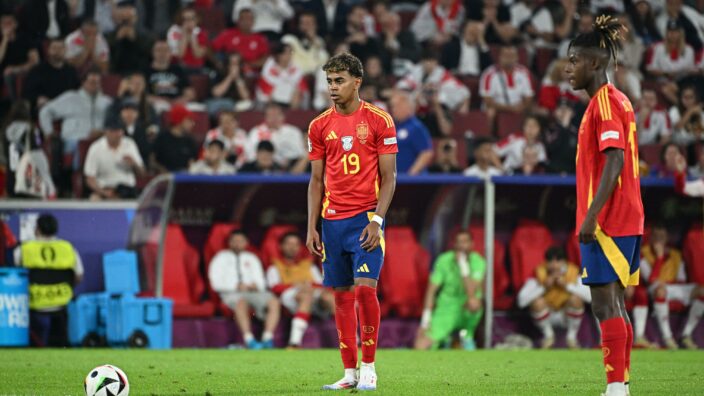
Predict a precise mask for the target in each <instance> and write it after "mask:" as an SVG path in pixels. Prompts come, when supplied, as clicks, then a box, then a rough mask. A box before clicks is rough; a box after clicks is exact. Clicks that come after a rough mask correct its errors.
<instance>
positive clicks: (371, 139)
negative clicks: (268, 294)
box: [306, 53, 398, 390]
mask: <svg viewBox="0 0 704 396" xmlns="http://www.w3.org/2000/svg"><path fill="white" fill-rule="evenodd" d="M323 70H324V71H325V72H326V73H327V82H328V90H329V91H330V98H331V99H332V102H333V106H332V107H330V108H329V109H328V110H326V111H324V112H323V113H321V114H320V115H319V116H318V117H316V118H315V119H313V121H311V123H310V127H309V128H308V152H309V157H310V160H311V166H312V171H311V178H310V185H309V186H308V237H307V240H306V246H307V247H308V249H309V250H310V251H311V253H313V254H316V255H318V256H319V257H321V258H322V260H323V284H324V285H325V286H328V287H332V288H333V289H334V291H335V323H336V325H337V332H338V336H339V339H340V354H341V355H342V363H343V365H344V368H345V374H344V376H343V377H342V379H340V380H339V381H337V382H335V383H334V384H330V385H325V386H324V387H323V389H330V390H337V389H349V388H354V387H356V388H357V389H360V390H374V389H376V386H377V376H376V370H375V367H374V356H375V354H376V346H377V340H378V336H379V321H380V317H379V300H378V299H377V294H376V285H377V280H378V279H379V272H380V271H381V266H382V264H383V262H384V250H385V245H384V231H383V230H384V216H386V211H387V210H388V208H389V204H390V203H391V198H392V197H393V195H394V190H395V188H396V153H397V152H398V148H397V145H396V128H395V126H394V122H393V120H392V119H391V116H389V114H387V113H386V112H385V111H383V110H381V109H380V108H378V107H376V106H374V105H372V104H370V103H367V102H364V101H362V100H360V99H359V86H360V84H361V83H362V77H363V76H364V71H363V69H362V63H361V62H360V60H359V59H357V58H356V57H354V56H353V55H350V54H348V53H342V54H339V55H335V56H333V57H332V58H330V60H328V62H327V63H326V64H325V65H324V66H323ZM321 216H322V218H323V220H322V234H323V235H322V244H321V238H320V235H319V234H318V231H317V230H316V228H317V225H318V220H319V219H320V217H321ZM355 302H356V303H357V305H358V306H359V326H360V329H361V331H360V337H361V342H362V364H361V366H360V369H359V376H358V375H357V371H356V367H357V313H356V311H355Z"/></svg>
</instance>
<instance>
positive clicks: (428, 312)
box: [420, 308, 433, 329]
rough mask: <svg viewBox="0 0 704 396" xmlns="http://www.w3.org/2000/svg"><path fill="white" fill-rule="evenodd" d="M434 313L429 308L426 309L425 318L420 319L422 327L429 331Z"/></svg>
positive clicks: (424, 311)
mask: <svg viewBox="0 0 704 396" xmlns="http://www.w3.org/2000/svg"><path fill="white" fill-rule="evenodd" d="M432 313H433V311H431V310H430V309H429V308H426V309H424V310H423V316H421V317H420V327H422V328H424V329H427V328H428V326H429V325H430V316H431V315H432Z"/></svg>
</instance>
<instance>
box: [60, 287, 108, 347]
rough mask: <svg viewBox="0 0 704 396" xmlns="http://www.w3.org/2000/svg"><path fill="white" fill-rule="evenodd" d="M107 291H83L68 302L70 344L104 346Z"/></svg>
mask: <svg viewBox="0 0 704 396" xmlns="http://www.w3.org/2000/svg"><path fill="white" fill-rule="evenodd" d="M108 299H109V294H108V293H85V294H81V295H79V296H78V297H76V299H75V300H74V301H71V303H69V304H68V341H69V343H70V344H71V345H82V346H105V345H106V341H105V333H106V323H107V308H108Z"/></svg>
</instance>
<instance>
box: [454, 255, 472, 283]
mask: <svg viewBox="0 0 704 396" xmlns="http://www.w3.org/2000/svg"><path fill="white" fill-rule="evenodd" d="M457 266H458V267H460V275H461V276H462V277H463V278H466V277H468V276H469V263H467V257H466V256H465V255H464V254H460V255H459V260H457Z"/></svg>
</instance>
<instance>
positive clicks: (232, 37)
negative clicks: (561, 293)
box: [0, 0, 704, 200]
mask: <svg viewBox="0 0 704 396" xmlns="http://www.w3.org/2000/svg"><path fill="white" fill-rule="evenodd" d="M703 10H704V1H702V0H690V1H684V0H628V1H613V0H592V1H578V0H544V1H541V0H524V1H520V0H503V1H502V0H466V1H459V0H431V1H405V2H388V1H382V0H380V1H359V0H347V1H341V0H308V1H286V0H236V1H234V0H192V1H187V0H154V1H144V0H24V1H20V0H14V1H13V0H4V1H2V2H0V11H1V12H2V16H1V17H0V35H1V37H0V70H1V71H2V76H3V79H2V80H1V81H0V84H2V87H1V89H0V96H1V104H0V113H1V114H0V115H2V119H3V120H4V123H3V130H4V132H5V133H4V139H2V141H3V142H2V143H3V149H2V155H1V156H0V157H1V158H0V162H1V163H2V166H3V171H4V172H3V177H4V179H5V182H4V183H2V186H3V190H4V191H3V193H4V194H5V195H7V196H13V197H34V198H44V199H53V198H60V197H71V198H91V199H94V200H100V199H129V198H136V197H137V195H138V193H139V191H140V189H141V188H143V187H144V186H145V185H146V183H147V182H148V181H149V180H150V179H152V178H153V177H155V176H157V175H159V174H162V173H165V172H178V171H189V172H192V173H198V174H233V173H260V174H272V173H291V174H296V173H303V172H306V171H307V169H308V162H307V158H306V157H307V152H306V144H305V137H306V136H305V133H306V131H307V126H308V123H309V121H310V120H311V119H312V118H314V117H315V115H317V114H318V113H319V112H320V111H321V110H323V109H325V108H326V107H328V106H330V104H331V103H330V101H329V98H328V95H327V82H326V79H325V74H324V73H323V72H322V70H321V66H322V65H323V64H324V63H325V61H326V60H327V59H328V58H329V56H331V55H332V54H336V53H340V52H343V51H347V52H351V53H352V54H354V55H356V56H358V57H359V58H360V59H361V60H362V62H363V63H364V66H365V77H364V82H363V84H362V87H361V89H360V96H361V98H362V99H363V100H366V101H369V102H372V103H374V104H376V105H378V106H380V107H382V108H385V109H388V111H389V112H390V113H391V115H392V116H393V117H394V119H395V122H396V127H397V134H398V139H399V155H398V170H399V173H406V174H411V175H418V174H448V173H456V174H465V175H469V176H479V177H485V176H487V175H498V174H521V175H534V174H543V173H553V174H571V173H573V172H574V166H575V162H574V161H575V160H574V158H575V150H576V145H577V133H578V128H579V122H580V120H581V116H582V114H583V112H584V109H585V108H586V104H587V103H588V100H589V98H588V97H587V96H586V95H585V93H584V92H575V91H573V90H572V89H571V87H570V86H569V83H568V82H567V81H566V79H565V74H564V72H563V69H564V66H565V62H566V53H567V48H568V45H569V41H570V40H571V39H572V38H573V37H574V36H575V35H576V34H578V33H579V32H585V31H589V30H590V29H592V23H593V22H594V19H595V17H596V16H597V15H599V14H602V13H607V14H612V15H616V16H618V18H619V19H621V20H622V21H623V22H624V23H625V24H626V25H627V26H628V29H629V31H628V32H627V33H626V34H625V37H626V40H625V42H624V45H623V48H622V49H621V51H620V52H619V64H618V67H615V68H613V70H612V76H611V80H612V82H613V83H614V84H615V85H616V86H617V87H618V88H619V89H621V90H622V91H624V92H625V93H626V94H627V95H628V96H629V98H630V99H631V101H632V103H633V105H634V107H635V108H636V114H637V130H638V135H639V145H640V150H639V151H640V154H641V156H640V159H641V175H643V176H646V175H650V176H657V177H670V176H671V175H672V173H673V170H674V169H675V162H676V159H677V158H678V156H679V155H680V154H682V155H684V156H685V157H686V159H687V162H688V166H689V173H690V175H691V176H702V175H704V150H702V141H703V139H704V133H703V132H704V114H702V99H701V98H702V97H703V96H702V95H704V56H702V54H703V46H702V43H703V42H704V15H702V11H703Z"/></svg>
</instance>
